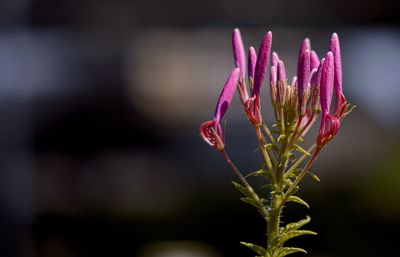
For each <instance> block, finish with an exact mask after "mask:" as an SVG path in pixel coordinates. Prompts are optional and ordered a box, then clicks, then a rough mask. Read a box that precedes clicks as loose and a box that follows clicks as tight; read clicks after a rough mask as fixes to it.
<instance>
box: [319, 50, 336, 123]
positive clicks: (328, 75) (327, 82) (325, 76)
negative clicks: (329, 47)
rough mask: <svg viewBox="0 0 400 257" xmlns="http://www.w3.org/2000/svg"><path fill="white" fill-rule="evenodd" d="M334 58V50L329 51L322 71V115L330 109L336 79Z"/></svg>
mask: <svg viewBox="0 0 400 257" xmlns="http://www.w3.org/2000/svg"><path fill="white" fill-rule="evenodd" d="M333 76H334V60H333V54H332V52H328V53H327V54H326V57H325V61H324V65H323V68H322V73H321V83H320V101H321V109H322V116H324V115H326V114H327V113H329V111H330V106H331V102H332V93H333V81H334V77H333Z"/></svg>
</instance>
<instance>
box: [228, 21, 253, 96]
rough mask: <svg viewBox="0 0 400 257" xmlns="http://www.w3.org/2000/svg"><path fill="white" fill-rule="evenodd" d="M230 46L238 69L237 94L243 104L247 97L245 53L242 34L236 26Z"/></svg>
mask: <svg viewBox="0 0 400 257" xmlns="http://www.w3.org/2000/svg"><path fill="white" fill-rule="evenodd" d="M232 48H233V58H234V61H235V66H236V67H237V68H239V69H240V77H239V95H240V99H241V101H242V103H243V104H244V103H245V102H246V101H247V99H249V93H248V92H247V88H246V82H245V75H246V55H245V52H244V45H243V40H242V36H241V35H240V31H239V29H238V28H236V29H234V30H233V32H232Z"/></svg>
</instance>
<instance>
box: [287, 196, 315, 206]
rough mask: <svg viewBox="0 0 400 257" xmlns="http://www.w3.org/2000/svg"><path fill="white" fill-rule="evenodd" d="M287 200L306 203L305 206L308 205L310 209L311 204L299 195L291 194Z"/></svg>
mask: <svg viewBox="0 0 400 257" xmlns="http://www.w3.org/2000/svg"><path fill="white" fill-rule="evenodd" d="M286 201H288V202H294V203H298V204H301V205H304V206H306V207H307V208H308V209H310V205H308V203H306V201H304V200H303V199H301V198H300V197H298V196H294V195H292V196H289V197H288V199H287V200H286Z"/></svg>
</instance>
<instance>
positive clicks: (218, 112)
mask: <svg viewBox="0 0 400 257" xmlns="http://www.w3.org/2000/svg"><path fill="white" fill-rule="evenodd" d="M239 74H240V70H239V68H234V69H233V71H232V72H231V74H230V75H229V77H228V79H227V80H226V82H225V85H224V87H223V89H222V92H221V95H220V96H219V99H218V102H217V107H216V108H215V114H214V120H215V121H217V123H219V122H220V121H221V119H222V117H223V116H224V114H225V112H226V110H227V109H228V107H229V105H230V103H231V102H232V99H233V96H234V95H235V91H236V87H237V84H238V81H239Z"/></svg>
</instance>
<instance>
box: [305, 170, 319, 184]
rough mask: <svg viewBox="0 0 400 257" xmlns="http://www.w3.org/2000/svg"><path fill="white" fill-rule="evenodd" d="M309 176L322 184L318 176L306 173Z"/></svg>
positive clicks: (309, 172)
mask: <svg viewBox="0 0 400 257" xmlns="http://www.w3.org/2000/svg"><path fill="white" fill-rule="evenodd" d="M306 174H307V175H308V176H310V177H311V178H312V179H314V180H315V181H317V182H321V180H320V179H319V177H318V176H317V175H315V174H314V173H312V172H311V171H307V173H306Z"/></svg>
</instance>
